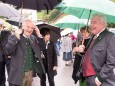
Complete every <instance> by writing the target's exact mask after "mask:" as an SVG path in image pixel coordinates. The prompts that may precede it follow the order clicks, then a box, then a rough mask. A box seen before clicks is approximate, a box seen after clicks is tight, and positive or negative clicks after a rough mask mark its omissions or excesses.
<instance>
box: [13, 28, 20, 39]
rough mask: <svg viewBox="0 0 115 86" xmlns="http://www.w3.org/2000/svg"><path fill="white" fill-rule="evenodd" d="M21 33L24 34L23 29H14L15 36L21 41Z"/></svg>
mask: <svg viewBox="0 0 115 86" xmlns="http://www.w3.org/2000/svg"><path fill="white" fill-rule="evenodd" d="M21 33H22V29H14V34H15V36H16V37H17V38H18V39H20V34H21Z"/></svg>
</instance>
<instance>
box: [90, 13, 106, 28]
mask: <svg viewBox="0 0 115 86" xmlns="http://www.w3.org/2000/svg"><path fill="white" fill-rule="evenodd" d="M95 16H98V17H99V20H100V22H104V23H105V25H106V26H107V19H106V17H105V15H103V14H99V13H98V14H94V15H93V17H95ZM93 17H92V18H93Z"/></svg>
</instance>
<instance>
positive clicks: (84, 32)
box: [81, 30, 89, 38]
mask: <svg viewBox="0 0 115 86" xmlns="http://www.w3.org/2000/svg"><path fill="white" fill-rule="evenodd" d="M81 34H82V37H83V38H87V37H88V36H89V33H88V32H87V31H86V30H85V31H83V32H81Z"/></svg>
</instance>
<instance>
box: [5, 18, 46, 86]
mask: <svg viewBox="0 0 115 86" xmlns="http://www.w3.org/2000/svg"><path fill="white" fill-rule="evenodd" d="M33 31H35V32H36V34H37V36H38V37H39V36H40V33H39V29H36V27H35V25H34V23H33V22H32V21H31V20H30V19H25V20H24V22H23V23H22V29H16V30H15V32H14V34H12V35H10V36H9V38H8V43H7V44H6V46H5V47H4V48H5V53H6V54H7V55H11V64H10V71H9V77H8V81H9V83H10V84H11V86H32V78H33V72H36V73H39V76H41V75H43V74H45V69H44V65H43V62H42V59H41V52H40V47H39V42H38V40H37V39H36V37H35V36H33V35H31V34H32V33H33Z"/></svg>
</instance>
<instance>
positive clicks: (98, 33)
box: [95, 28, 105, 37]
mask: <svg viewBox="0 0 115 86" xmlns="http://www.w3.org/2000/svg"><path fill="white" fill-rule="evenodd" d="M104 30H105V28H104V29H103V30H102V31H100V32H99V33H98V34H97V35H95V36H96V37H98V36H99V35H100V33H101V32H103V31H104Z"/></svg>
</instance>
